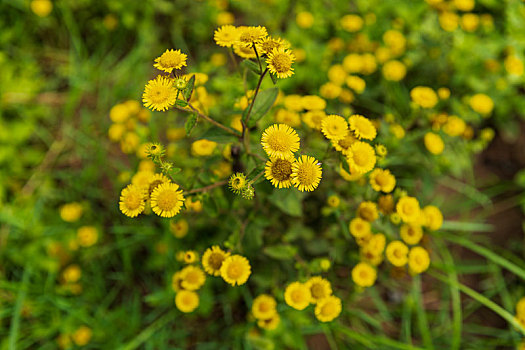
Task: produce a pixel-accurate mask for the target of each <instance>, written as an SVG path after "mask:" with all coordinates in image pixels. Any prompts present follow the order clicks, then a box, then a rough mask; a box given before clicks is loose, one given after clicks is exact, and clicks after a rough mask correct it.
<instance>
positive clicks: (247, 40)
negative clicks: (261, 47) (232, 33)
mask: <svg viewBox="0 0 525 350" xmlns="http://www.w3.org/2000/svg"><path fill="white" fill-rule="evenodd" d="M238 31H239V42H240V43H241V44H242V45H244V46H247V47H252V46H253V44H254V43H255V44H258V43H260V42H261V41H262V40H263V39H264V38H266V37H267V36H268V31H267V30H266V28H265V27H261V26H257V27H253V26H250V27H239V28H238Z"/></svg>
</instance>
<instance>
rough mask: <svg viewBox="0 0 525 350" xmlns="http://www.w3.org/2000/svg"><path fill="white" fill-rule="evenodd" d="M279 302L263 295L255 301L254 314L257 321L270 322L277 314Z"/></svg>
mask: <svg viewBox="0 0 525 350" xmlns="http://www.w3.org/2000/svg"><path fill="white" fill-rule="evenodd" d="M276 306H277V302H276V301H275V298H274V297H272V296H271V295H268V294H261V295H259V296H258V297H257V298H255V299H254V300H253V304H252V314H253V316H254V317H255V318H256V319H259V320H268V319H271V318H272V317H273V316H274V315H275V314H276V313H277V309H276Z"/></svg>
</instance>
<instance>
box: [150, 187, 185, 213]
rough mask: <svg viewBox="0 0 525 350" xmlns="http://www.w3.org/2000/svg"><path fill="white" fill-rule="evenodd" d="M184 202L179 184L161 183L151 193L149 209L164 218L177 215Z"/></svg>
mask: <svg viewBox="0 0 525 350" xmlns="http://www.w3.org/2000/svg"><path fill="white" fill-rule="evenodd" d="M183 204H184V196H183V195H182V191H181V190H179V185H177V184H174V183H163V184H161V185H159V186H157V187H156V188H155V190H153V192H152V193H151V209H152V210H153V212H154V213H155V214H157V215H158V216H161V217H165V218H171V217H174V216H175V215H177V214H178V213H179V212H180V210H181V208H182V205H183Z"/></svg>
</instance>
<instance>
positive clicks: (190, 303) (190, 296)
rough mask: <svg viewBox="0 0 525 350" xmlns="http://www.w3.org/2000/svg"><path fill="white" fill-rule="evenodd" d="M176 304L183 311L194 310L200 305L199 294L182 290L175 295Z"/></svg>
mask: <svg viewBox="0 0 525 350" xmlns="http://www.w3.org/2000/svg"><path fill="white" fill-rule="evenodd" d="M175 306H176V307H177V309H179V310H180V311H182V312H185V313H188V312H192V311H194V310H195V309H196V308H197V307H198V306H199V295H198V294H197V293H195V292H192V291H189V290H181V291H179V292H178V293H177V295H175Z"/></svg>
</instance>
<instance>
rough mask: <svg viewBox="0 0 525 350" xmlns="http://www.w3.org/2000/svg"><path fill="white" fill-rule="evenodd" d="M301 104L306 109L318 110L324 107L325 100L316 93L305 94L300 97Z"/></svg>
mask: <svg viewBox="0 0 525 350" xmlns="http://www.w3.org/2000/svg"><path fill="white" fill-rule="evenodd" d="M301 104H302V105H303V108H304V109H306V110H307V111H320V110H323V109H325V108H326V101H325V100H324V99H323V98H321V97H319V96H316V95H307V96H303V97H302V98H301Z"/></svg>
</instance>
